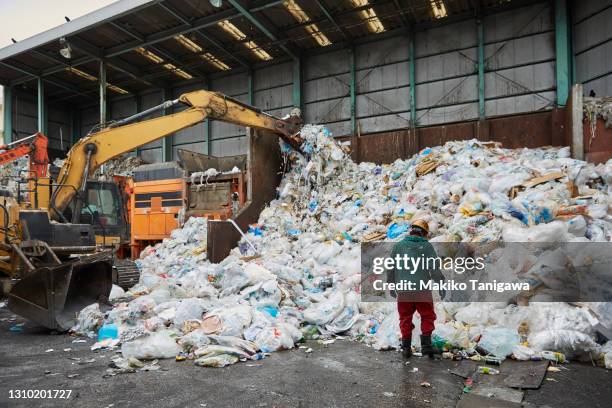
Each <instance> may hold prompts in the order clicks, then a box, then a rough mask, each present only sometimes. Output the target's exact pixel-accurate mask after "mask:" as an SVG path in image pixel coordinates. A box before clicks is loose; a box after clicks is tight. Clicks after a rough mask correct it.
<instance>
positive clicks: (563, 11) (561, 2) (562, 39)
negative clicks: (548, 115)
mask: <svg viewBox="0 0 612 408" xmlns="http://www.w3.org/2000/svg"><path fill="white" fill-rule="evenodd" d="M570 38H571V37H570V29H569V24H568V13H567V0H555V48H556V58H557V60H556V64H555V68H556V74H557V105H558V106H565V104H566V102H567V97H568V96H569V89H570V78H571V76H570V66H571V65H570V55H571V41H570Z"/></svg>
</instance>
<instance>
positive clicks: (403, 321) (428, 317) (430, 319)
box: [397, 292, 436, 339]
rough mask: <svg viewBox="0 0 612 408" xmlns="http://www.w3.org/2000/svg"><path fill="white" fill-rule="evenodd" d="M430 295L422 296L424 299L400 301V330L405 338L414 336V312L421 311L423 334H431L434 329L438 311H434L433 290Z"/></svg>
mask: <svg viewBox="0 0 612 408" xmlns="http://www.w3.org/2000/svg"><path fill="white" fill-rule="evenodd" d="M427 293H428V295H424V296H422V300H421V299H419V300H420V301H418V302H415V301H398V302H397V311H398V312H399V322H400V331H401V332H402V338H403V339H410V338H412V329H414V324H412V315H414V312H415V311H417V312H419V315H420V316H421V333H422V334H423V336H431V332H433V330H434V321H435V320H436V312H435V311H434V304H433V299H432V297H431V292H427Z"/></svg>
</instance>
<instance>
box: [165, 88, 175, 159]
mask: <svg viewBox="0 0 612 408" xmlns="http://www.w3.org/2000/svg"><path fill="white" fill-rule="evenodd" d="M170 99H172V89H168V88H166V89H163V90H162V102H164V101H167V100H170ZM172 111H173V109H172V107H170V108H164V110H163V114H164V115H170V114H171V113H172ZM173 141H174V136H173V135H169V136H166V137H164V138H163V139H162V161H163V162H168V161H171V160H172V144H173Z"/></svg>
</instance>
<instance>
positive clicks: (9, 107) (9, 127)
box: [3, 86, 13, 144]
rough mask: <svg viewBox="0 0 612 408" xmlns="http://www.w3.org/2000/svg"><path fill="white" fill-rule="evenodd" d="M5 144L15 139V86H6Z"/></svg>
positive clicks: (4, 107)
mask: <svg viewBox="0 0 612 408" xmlns="http://www.w3.org/2000/svg"><path fill="white" fill-rule="evenodd" d="M3 91H4V102H3V103H4V106H3V110H4V135H3V140H4V144H8V143H11V142H12V141H13V140H12V139H13V88H11V87H10V86H5V87H4V90H3Z"/></svg>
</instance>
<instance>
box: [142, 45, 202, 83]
mask: <svg viewBox="0 0 612 408" xmlns="http://www.w3.org/2000/svg"><path fill="white" fill-rule="evenodd" d="M134 51H136V52H137V53H139V54H140V55H142V56H143V57H145V58H147V59H148V60H149V61H152V62H154V63H156V64H163V65H162V66H163V67H164V68H166V69H167V70H168V71H172V72H173V73H174V74H176V75H177V76H180V77H181V78H184V79H191V78H193V76H192V75H191V74H189V73H188V72H185V71H183V70H182V69H180V68H177V67H176V65H174V64H170V63H169V62H165V61H164V59H163V58H162V57H160V56H159V55H157V54H154V53H152V52H151V51H149V50H147V49H145V48H144V47H138V48H136V49H135V50H134Z"/></svg>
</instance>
